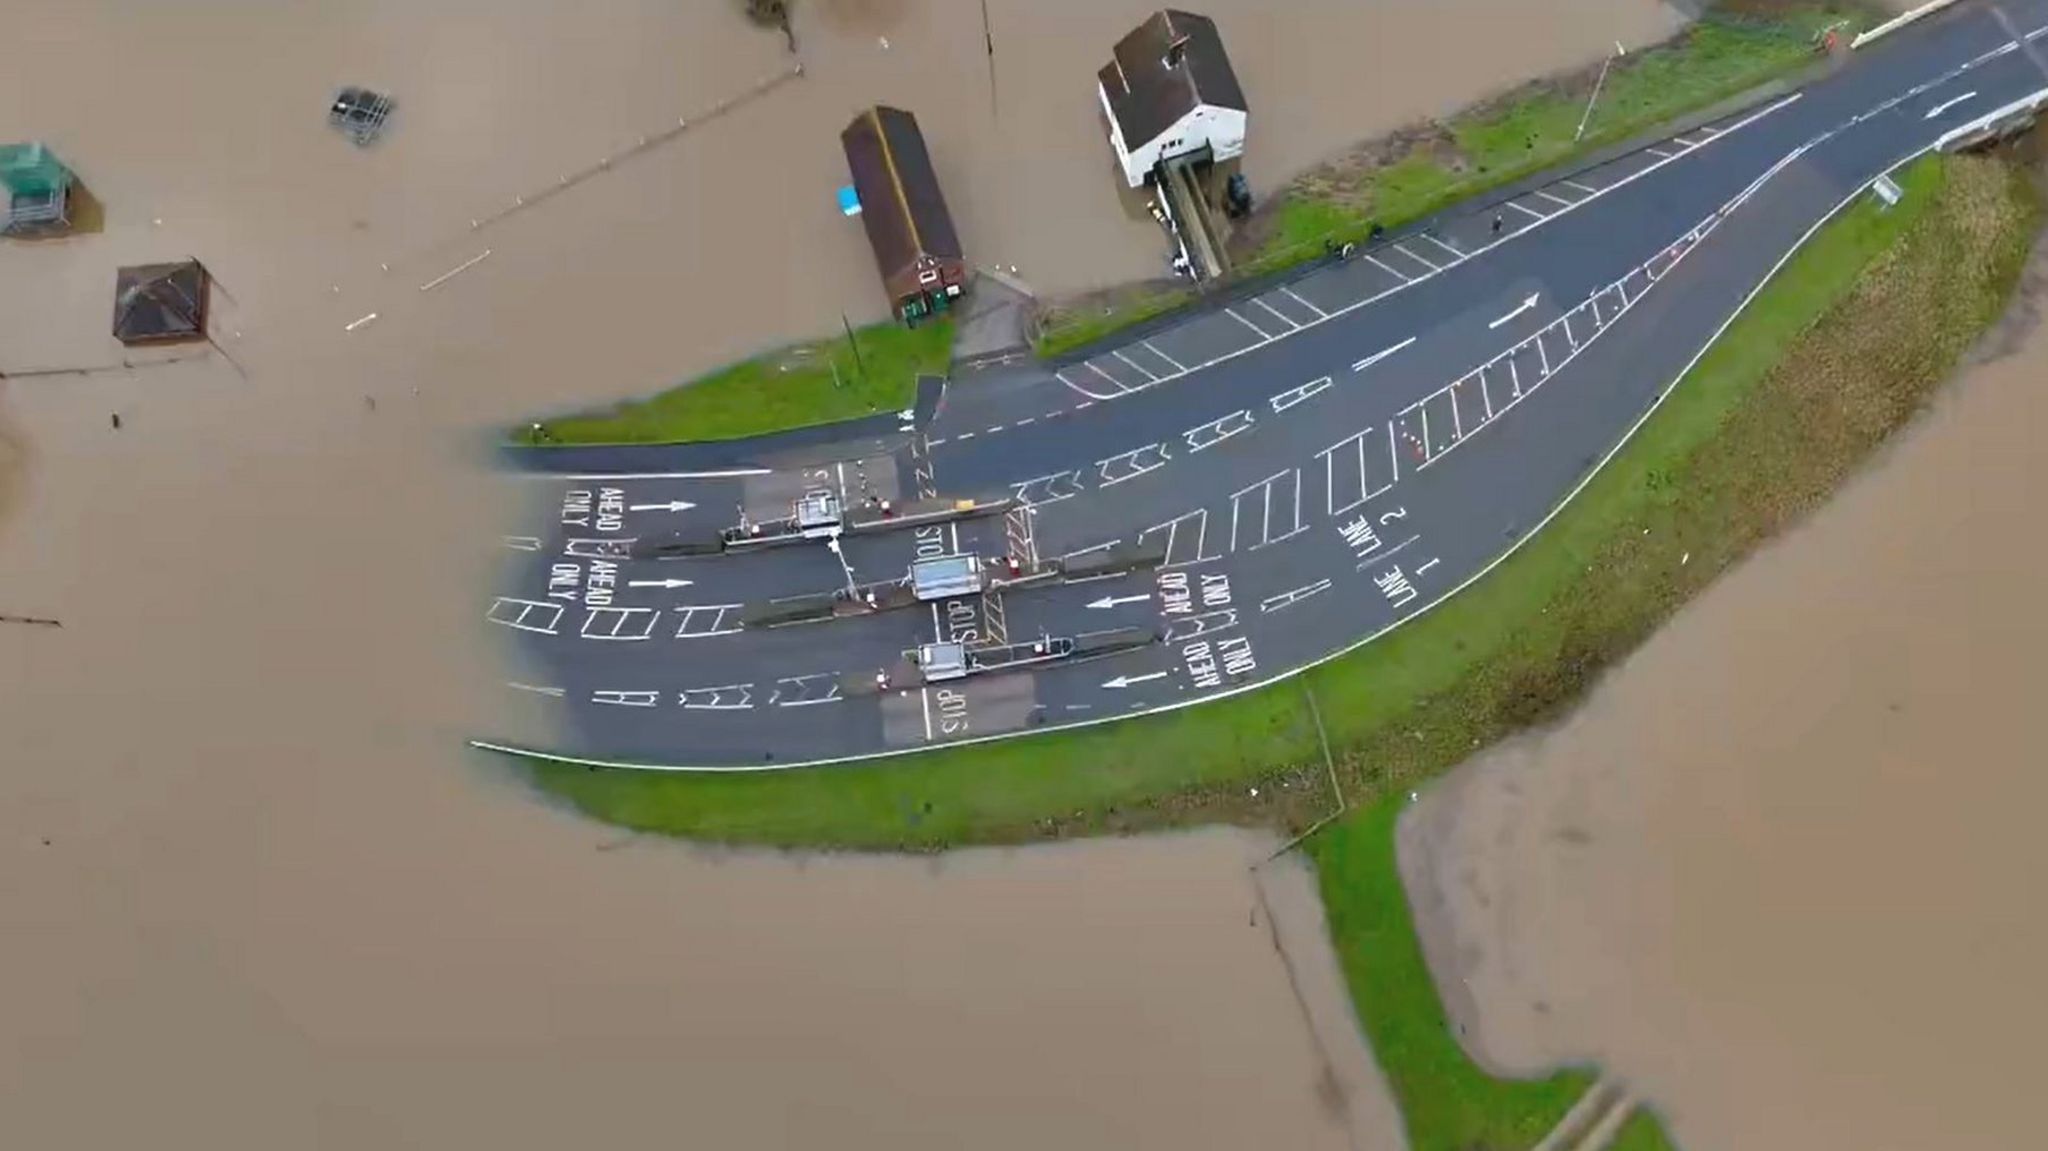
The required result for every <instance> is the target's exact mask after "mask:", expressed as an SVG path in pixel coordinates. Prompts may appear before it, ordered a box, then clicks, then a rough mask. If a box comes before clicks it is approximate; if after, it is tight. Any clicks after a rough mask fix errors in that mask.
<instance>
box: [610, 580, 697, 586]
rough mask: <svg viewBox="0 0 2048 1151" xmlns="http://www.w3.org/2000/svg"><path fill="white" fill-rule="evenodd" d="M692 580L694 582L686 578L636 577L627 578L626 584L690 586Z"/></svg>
mask: <svg viewBox="0 0 2048 1151" xmlns="http://www.w3.org/2000/svg"><path fill="white" fill-rule="evenodd" d="M691 582H692V581H690V580H686V579H635V580H627V581H626V586H627V587H662V588H679V587H689V586H690V584H691Z"/></svg>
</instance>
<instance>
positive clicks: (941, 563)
mask: <svg viewBox="0 0 2048 1151" xmlns="http://www.w3.org/2000/svg"><path fill="white" fill-rule="evenodd" d="M910 586H911V589H912V590H913V591H914V592H916V593H917V598H918V599H919V600H921V601H924V600H941V599H956V598H958V597H960V596H966V595H979V594H980V593H981V591H982V588H983V582H982V571H981V557H980V556H977V555H950V556H933V557H932V558H931V559H923V560H918V561H917V562H916V563H914V564H912V565H910Z"/></svg>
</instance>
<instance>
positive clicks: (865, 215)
mask: <svg viewBox="0 0 2048 1151" xmlns="http://www.w3.org/2000/svg"><path fill="white" fill-rule="evenodd" d="M839 141H840V143H841V144H842V145H844V146H845V148H846V166H847V167H848V168H849V169H850V170H851V171H852V173H853V187H854V190H855V192H856V193H857V194H858V195H859V197H860V205H861V211H860V218H861V223H862V225H863V226H865V227H866V228H867V233H868V244H869V245H870V246H871V247H873V248H874V250H875V266H876V268H877V269H879V270H880V272H881V273H882V285H883V287H884V288H885V289H887V291H888V293H889V306H890V309H891V310H892V311H894V312H895V314H896V318H897V319H900V320H902V321H903V322H905V323H908V324H915V323H917V322H918V321H919V320H922V319H924V318H926V317H928V316H931V315H934V314H937V313H941V312H945V311H947V310H948V309H950V308H951V307H952V306H953V303H954V301H956V300H958V299H959V297H960V294H961V292H963V291H965V290H966V286H967V258H966V256H965V254H963V253H962V252H961V250H960V237H959V234H958V233H956V232H954V230H953V216H952V213H950V212H948V211H947V210H946V197H945V196H944V195H943V194H942V193H941V192H940V191H939V179H938V176H937V175H936V174H934V173H933V171H932V158H931V153H930V152H928V151H926V149H925V145H924V133H923V132H921V131H919V130H918V127H917V118H916V117H915V116H912V115H911V114H910V113H908V112H905V111H904V110H902V109H901V108H891V107H888V106H886V105H879V104H878V105H876V106H875V107H873V108H870V109H868V110H867V111H865V112H862V113H861V114H860V115H858V116H856V117H854V119H853V122H852V123H851V124H848V125H847V126H846V130H845V131H844V132H841V133H840V134H839Z"/></svg>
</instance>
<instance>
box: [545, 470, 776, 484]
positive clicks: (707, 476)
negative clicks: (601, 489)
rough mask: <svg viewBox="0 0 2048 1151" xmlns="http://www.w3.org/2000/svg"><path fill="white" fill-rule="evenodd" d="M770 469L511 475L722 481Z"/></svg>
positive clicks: (762, 474)
mask: <svg viewBox="0 0 2048 1151" xmlns="http://www.w3.org/2000/svg"><path fill="white" fill-rule="evenodd" d="M773 470H774V469H772V468H727V469H726V470H724V471H717V472H599V473H593V474H589V475H578V474H571V473H568V472H514V473H513V475H514V476H515V477H517V478H519V479H525V480H555V481H560V480H578V481H584V480H588V481H592V482H595V481H597V480H724V479H733V478H735V477H738V476H765V475H768V474H769V473H770V472H771V471H773Z"/></svg>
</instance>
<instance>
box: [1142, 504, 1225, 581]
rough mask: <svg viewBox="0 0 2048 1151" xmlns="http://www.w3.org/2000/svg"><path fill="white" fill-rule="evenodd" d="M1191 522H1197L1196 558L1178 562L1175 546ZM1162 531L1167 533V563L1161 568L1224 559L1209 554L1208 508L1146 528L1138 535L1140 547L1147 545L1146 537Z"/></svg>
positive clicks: (1191, 565) (1188, 565) (1197, 509)
mask: <svg viewBox="0 0 2048 1151" xmlns="http://www.w3.org/2000/svg"><path fill="white" fill-rule="evenodd" d="M1189 520H1195V521H1196V528H1195V554H1194V558H1192V559H1185V560H1176V559H1174V558H1173V551H1174V546H1175V545H1176V544H1178V543H1179V542H1180V529H1181V525H1182V524H1184V523H1186V522H1188V521H1189ZM1161 529H1165V531H1166V562H1165V563H1163V564H1161V565H1160V566H1161V567H1169V568H1172V567H1193V566H1194V565H1196V564H1204V563H1208V562H1210V561H1211V560H1219V559H1222V558H1223V557H1222V556H1220V555H1213V556H1212V555H1209V554H1207V551H1208V543H1209V509H1208V508H1196V509H1195V510H1194V511H1191V512H1188V513H1186V514H1184V515H1178V516H1175V517H1173V518H1172V519H1170V520H1167V521H1165V522H1164V523H1157V524H1153V525H1152V526H1151V527H1149V528H1146V529H1145V530H1144V531H1142V532H1139V533H1138V545H1139V546H1140V547H1143V546H1144V543H1145V537H1146V536H1149V535H1151V534H1152V533H1153V532H1156V531H1159V530H1161Z"/></svg>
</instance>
